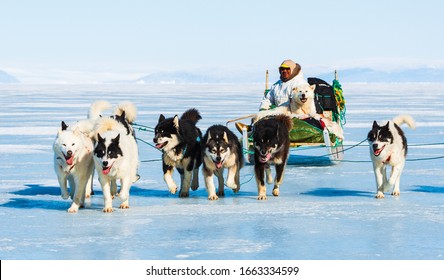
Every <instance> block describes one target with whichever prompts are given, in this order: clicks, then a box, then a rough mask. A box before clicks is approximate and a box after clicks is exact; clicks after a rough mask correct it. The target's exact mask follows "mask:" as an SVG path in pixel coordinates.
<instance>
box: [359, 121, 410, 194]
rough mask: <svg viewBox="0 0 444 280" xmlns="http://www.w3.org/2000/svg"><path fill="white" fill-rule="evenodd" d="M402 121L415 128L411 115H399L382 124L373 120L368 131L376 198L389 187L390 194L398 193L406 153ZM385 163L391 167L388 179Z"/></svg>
mask: <svg viewBox="0 0 444 280" xmlns="http://www.w3.org/2000/svg"><path fill="white" fill-rule="evenodd" d="M404 123H405V124H407V125H408V126H409V127H410V128H411V129H415V121H414V120H413V118H412V117H410V116H408V115H400V116H397V117H395V118H394V119H393V120H391V121H388V122H387V124H386V125H384V126H380V125H379V124H378V123H377V122H376V121H374V122H373V127H372V130H370V132H369V133H368V136H367V140H368V143H369V148H370V157H371V159H372V162H373V170H374V172H375V178H376V198H384V192H387V191H389V190H390V189H391V188H393V192H392V195H395V196H398V195H399V194H400V190H399V185H400V178H401V173H402V170H403V169H404V165H405V159H406V155H407V139H406V137H405V135H404V132H403V131H402V130H401V128H400V126H401V125H402V124H404ZM387 165H390V166H391V167H392V172H391V175H390V178H389V179H388V180H387V174H386V168H387Z"/></svg>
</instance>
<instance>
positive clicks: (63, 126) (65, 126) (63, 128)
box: [62, 121, 68, 130]
mask: <svg viewBox="0 0 444 280" xmlns="http://www.w3.org/2000/svg"><path fill="white" fill-rule="evenodd" d="M67 128H68V125H67V124H66V123H65V122H64V121H62V130H66V129H67Z"/></svg>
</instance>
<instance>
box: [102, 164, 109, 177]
mask: <svg viewBox="0 0 444 280" xmlns="http://www.w3.org/2000/svg"><path fill="white" fill-rule="evenodd" d="M110 171H111V166H108V167H103V168H102V173H103V174H104V175H108V173H109V172H110Z"/></svg>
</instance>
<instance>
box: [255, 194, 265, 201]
mask: <svg viewBox="0 0 444 280" xmlns="http://www.w3.org/2000/svg"><path fill="white" fill-rule="evenodd" d="M257 200H267V195H266V194H259V195H258V196H257Z"/></svg>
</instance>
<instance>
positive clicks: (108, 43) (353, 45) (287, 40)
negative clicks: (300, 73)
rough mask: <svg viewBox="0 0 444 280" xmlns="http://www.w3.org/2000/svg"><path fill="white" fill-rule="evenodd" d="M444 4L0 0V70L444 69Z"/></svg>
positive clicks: (67, 75)
mask: <svg viewBox="0 0 444 280" xmlns="http://www.w3.org/2000/svg"><path fill="white" fill-rule="evenodd" d="M443 10H444V4H443V2H442V1H430V0H424V1H380V0H376V1H340V0H338V1H286V0H285V1H276V2H272V1H250V0H247V1H240V0H225V1H199V0H189V1H179V0H170V1H142V0H127V1H84V0H77V1H56V0H40V1H31V0H24V1H21V0H6V1H5V0H2V1H1V2H0V26H1V28H0V42H1V43H0V69H2V70H5V71H7V72H9V73H11V74H13V75H15V76H18V77H19V78H21V79H22V80H25V81H34V80H38V79H43V80H44V79H46V80H51V79H52V80H54V79H55V80H56V79H66V80H69V79H72V80H73V79H74V80H75V79H86V78H88V79H97V80H101V79H102V80H103V79H113V78H117V77H121V78H138V77H140V76H141V75H145V74H149V73H152V72H156V71H173V70H191V71H212V70H213V69H224V70H225V71H234V72H235V71H240V70H243V69H251V68H259V69H272V68H275V67H277V64H279V63H280V62H281V61H282V60H284V59H286V58H291V59H293V60H295V61H297V62H299V63H300V64H301V65H302V66H303V67H304V68H306V69H321V68H326V69H334V68H341V67H342V68H344V67H349V66H372V67H379V68H396V67H412V66H418V65H419V66H422V65H431V66H438V67H443V66H444V52H443V51H442V50H443V49H444V36H441V35H440V33H442V30H443V29H444V20H443V19H442V15H441V14H440V13H442V11H443Z"/></svg>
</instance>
